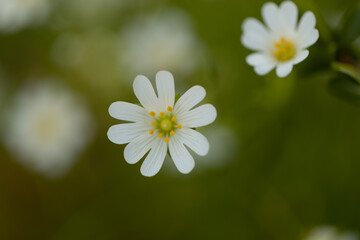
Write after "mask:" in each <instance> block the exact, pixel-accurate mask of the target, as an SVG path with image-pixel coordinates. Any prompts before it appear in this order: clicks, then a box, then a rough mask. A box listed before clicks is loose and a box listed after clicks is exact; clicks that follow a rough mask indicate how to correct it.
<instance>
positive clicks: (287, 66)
mask: <svg viewBox="0 0 360 240" xmlns="http://www.w3.org/2000/svg"><path fill="white" fill-rule="evenodd" d="M292 69H293V63H291V62H289V63H284V64H280V65H278V66H277V67H276V74H277V75H278V76H279V77H286V76H287V75H289V74H290V72H291V70H292Z"/></svg>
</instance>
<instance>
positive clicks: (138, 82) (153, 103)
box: [133, 75, 158, 112]
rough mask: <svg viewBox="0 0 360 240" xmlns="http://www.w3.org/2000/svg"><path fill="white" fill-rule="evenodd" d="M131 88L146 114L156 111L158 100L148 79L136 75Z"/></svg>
mask: <svg viewBox="0 0 360 240" xmlns="http://www.w3.org/2000/svg"><path fill="white" fill-rule="evenodd" d="M133 88H134V93H135V95H136V97H137V98H138V99H139V101H140V103H141V105H143V106H144V108H145V109H146V110H147V111H148V112H150V111H155V112H156V111H158V98H157V96H156V94H155V91H154V88H153V86H152V84H151V82H150V80H149V79H147V78H146V77H145V76H143V75H138V76H137V77H136V78H135V80H134V84H133Z"/></svg>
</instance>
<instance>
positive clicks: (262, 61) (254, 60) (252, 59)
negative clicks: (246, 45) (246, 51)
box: [246, 53, 273, 66]
mask: <svg viewBox="0 0 360 240" xmlns="http://www.w3.org/2000/svg"><path fill="white" fill-rule="evenodd" d="M246 62H247V63H248V64H249V65H250V66H259V65H269V64H272V63H273V61H272V59H271V58H269V57H268V56H267V55H265V54H264V53H252V54H250V55H248V56H247V57H246Z"/></svg>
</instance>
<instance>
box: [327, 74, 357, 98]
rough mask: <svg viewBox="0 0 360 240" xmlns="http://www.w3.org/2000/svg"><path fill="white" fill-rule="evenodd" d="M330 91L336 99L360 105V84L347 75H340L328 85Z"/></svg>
mask: <svg viewBox="0 0 360 240" xmlns="http://www.w3.org/2000/svg"><path fill="white" fill-rule="evenodd" d="M328 89H329V91H330V92H331V93H332V94H333V95H335V96H336V97H338V98H340V99H342V100H345V101H348V102H351V103H353V104H356V105H360V84H359V83H358V82H356V81H355V80H354V79H353V78H351V77H350V76H348V75H345V74H339V75H338V76H337V77H335V78H333V79H332V80H331V81H330V82H329V85H328Z"/></svg>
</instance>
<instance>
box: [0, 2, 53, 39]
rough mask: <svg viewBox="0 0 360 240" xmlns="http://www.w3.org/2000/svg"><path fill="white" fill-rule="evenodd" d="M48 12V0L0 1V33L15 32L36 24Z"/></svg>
mask: <svg viewBox="0 0 360 240" xmlns="http://www.w3.org/2000/svg"><path fill="white" fill-rule="evenodd" d="M49 12H50V0H0V31H2V32H6V33H8V32H15V31H18V30H20V29H22V28H24V27H26V26H28V25H34V24H38V23H40V22H41V21H43V20H44V19H45V18H46V17H47V15H48V13H49Z"/></svg>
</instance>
